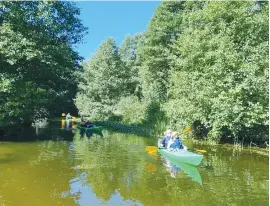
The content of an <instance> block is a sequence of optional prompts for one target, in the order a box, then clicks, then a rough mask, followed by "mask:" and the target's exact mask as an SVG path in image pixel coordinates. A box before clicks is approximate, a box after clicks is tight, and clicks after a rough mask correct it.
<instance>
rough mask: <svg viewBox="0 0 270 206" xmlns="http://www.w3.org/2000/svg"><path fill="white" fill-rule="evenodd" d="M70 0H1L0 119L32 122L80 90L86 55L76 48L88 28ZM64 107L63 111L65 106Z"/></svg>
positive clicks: (6, 121)
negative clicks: (78, 74)
mask: <svg viewBox="0 0 270 206" xmlns="http://www.w3.org/2000/svg"><path fill="white" fill-rule="evenodd" d="M79 14H80V10H79V9H78V8H76V7H75V6H74V4H73V3H70V2H58V1H35V2H11V1H8V2H1V3H0V74H1V75H0V85H1V86H0V95H1V98H0V103H1V108H0V119H1V120H2V121H3V122H5V123H6V124H10V123H18V122H24V123H30V122H31V121H33V120H34V119H35V118H39V117H41V118H42V117H46V116H48V115H50V114H51V112H52V111H55V110H56V108H55V105H56V104H57V105H58V106H59V104H61V103H64V102H67V103H71V102H68V99H70V100H71V98H72V96H74V95H75V92H76V82H75V81H74V78H73V73H74V71H75V69H76V68H78V67H79V62H80V61H81V57H80V56H79V55H78V53H77V52H75V51H74V50H73V48H72V46H73V45H75V44H77V43H79V42H80V41H81V39H82V37H83V35H84V33H85V31H86V28H85V27H84V26H83V25H82V24H81V21H80V19H79V18H78V15H79ZM59 112H60V111H59Z"/></svg>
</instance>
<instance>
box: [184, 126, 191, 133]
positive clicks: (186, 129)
mask: <svg viewBox="0 0 270 206" xmlns="http://www.w3.org/2000/svg"><path fill="white" fill-rule="evenodd" d="M190 131H191V127H186V128H185V129H184V131H183V133H184V134H187V133H189V132H190Z"/></svg>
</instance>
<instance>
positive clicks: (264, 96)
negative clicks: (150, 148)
mask: <svg viewBox="0 0 270 206" xmlns="http://www.w3.org/2000/svg"><path fill="white" fill-rule="evenodd" d="M267 10H268V3H265V4H258V3H257V2H210V1H209V2H205V4H204V7H202V8H201V9H197V10H194V11H192V12H189V13H187V14H186V15H185V16H184V17H183V19H184V22H183V23H184V24H186V25H189V26H188V27H187V28H185V30H184V31H183V32H182V35H181V36H180V38H179V39H178V40H177V41H175V43H174V46H173V47H174V54H175V56H176V57H175V65H176V66H175V69H174V71H173V74H172V87H171V88H170V100H169V102H168V104H167V111H168V115H169V116H171V117H172V118H173V119H174V121H175V122H176V124H185V123H190V124H191V123H192V122H193V121H195V120H200V121H201V122H202V123H203V124H204V125H208V126H209V127H211V128H212V130H211V132H210V134H211V136H212V138H214V139H218V138H219V137H220V136H221V133H220V132H221V130H222V128H224V127H226V128H229V130H231V131H232V133H233V135H234V137H235V138H238V137H239V134H240V133H241V131H242V130H243V128H246V127H247V128H252V127H256V125H265V126H267V125H269V123H268V68H267V67H268V56H267V53H268V23H267V22H268V21H267V19H268V13H267ZM266 57H267V58H266ZM171 108H174V110H172V109H171ZM267 136H268V135H266V136H264V138H266V137H267ZM249 138H250V137H249ZM255 138H262V137H259V136H258V135H257V136H256V137H255ZM236 140H237V139H236ZM249 140H250V139H249ZM250 141H251V140H250Z"/></svg>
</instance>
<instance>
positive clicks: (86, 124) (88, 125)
mask: <svg viewBox="0 0 270 206" xmlns="http://www.w3.org/2000/svg"><path fill="white" fill-rule="evenodd" d="M85 126H86V127H88V128H91V127H94V124H93V123H92V122H90V120H87V122H86V123H85Z"/></svg>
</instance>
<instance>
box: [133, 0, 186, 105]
mask: <svg viewBox="0 0 270 206" xmlns="http://www.w3.org/2000/svg"><path fill="white" fill-rule="evenodd" d="M183 5H184V2H162V3H161V5H160V6H159V7H158V8H157V10H156V12H155V14H154V16H153V18H152V19H151V21H150V23H149V26H148V29H147V30H146V32H145V33H144V35H145V40H144V43H143V44H142V46H141V47H140V48H139V50H138V51H139V56H140V60H141V67H140V77H141V83H142V91H143V95H144V98H145V99H146V101H147V102H151V101H157V102H162V101H165V100H167V90H168V87H169V84H168V80H169V76H170V70H171V65H170V58H171V52H170V45H171V44H172V41H173V40H174V39H175V38H177V37H178V35H179V33H180V31H179V21H180V22H181V17H180V18H179V16H181V10H182V8H183Z"/></svg>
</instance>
